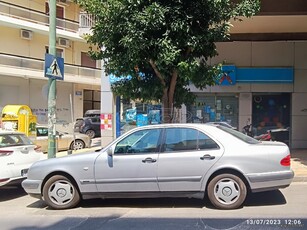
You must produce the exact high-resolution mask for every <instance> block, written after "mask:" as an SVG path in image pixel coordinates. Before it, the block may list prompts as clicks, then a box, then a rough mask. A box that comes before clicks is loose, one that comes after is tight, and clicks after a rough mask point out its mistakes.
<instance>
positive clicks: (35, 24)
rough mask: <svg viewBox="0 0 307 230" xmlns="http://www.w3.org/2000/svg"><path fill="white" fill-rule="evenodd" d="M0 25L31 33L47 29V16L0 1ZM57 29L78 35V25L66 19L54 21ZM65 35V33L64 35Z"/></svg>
mask: <svg viewBox="0 0 307 230" xmlns="http://www.w3.org/2000/svg"><path fill="white" fill-rule="evenodd" d="M0 24H4V25H5V24H7V25H12V26H14V27H20V28H25V27H28V28H26V29H29V30H33V31H35V30H36V31H37V30H39V28H41V29H42V30H43V27H47V29H48V28H49V16H48V15H47V14H46V13H44V12H40V11H35V10H32V9H29V8H25V7H21V6H17V5H14V4H10V3H6V2H2V1H0ZM56 26H57V29H59V30H63V31H66V32H71V33H72V34H76V33H78V30H79V23H78V22H76V21H72V20H68V19H60V18H57V19H56ZM66 34H67V33H66Z"/></svg>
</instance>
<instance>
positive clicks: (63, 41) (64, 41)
mask: <svg viewBox="0 0 307 230" xmlns="http://www.w3.org/2000/svg"><path fill="white" fill-rule="evenodd" d="M58 45H59V46H62V47H66V48H68V47H70V41H69V40H68V39H66V38H59V39H58Z"/></svg>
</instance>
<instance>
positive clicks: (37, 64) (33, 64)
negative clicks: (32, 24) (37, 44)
mask: <svg viewBox="0 0 307 230" xmlns="http://www.w3.org/2000/svg"><path fill="white" fill-rule="evenodd" d="M44 64H45V61H44V60H43V59H34V58H28V57H23V56H15V55H8V54H3V53H0V66H9V67H12V68H18V69H20V68H22V69H27V70H36V71H42V72H43V71H44ZM65 74H69V75H74V76H78V77H86V78H93V77H96V78H100V77H101V70H100V69H94V68H87V67H83V66H77V65H71V64H66V63H65V67H64V75H65ZM76 82H78V78H76Z"/></svg>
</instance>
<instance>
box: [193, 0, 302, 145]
mask: <svg viewBox="0 0 307 230" xmlns="http://www.w3.org/2000/svg"><path fill="white" fill-rule="evenodd" d="M233 25H234V26H233V27H232V29H231V39H230V41H228V42H222V43H218V44H217V48H218V52H219V55H218V56H216V57H215V58H213V59H212V60H211V63H212V64H215V63H220V62H225V71H224V76H221V77H220V81H219V83H218V85H216V86H214V87H208V88H207V89H205V90H199V89H196V88H195V87H193V86H192V87H191V89H192V91H193V92H194V93H195V94H197V96H198V98H197V101H196V103H195V105H191V106H190V107H188V108H187V110H188V113H187V114H189V117H190V118H191V122H193V118H196V120H197V121H196V122H206V121H220V120H224V121H228V122H230V123H231V124H232V125H233V126H235V127H238V129H239V130H240V131H242V128H243V127H244V126H245V125H246V124H248V123H252V125H253V129H254V132H255V135H257V134H258V135H259V134H261V133H264V132H266V131H267V130H268V129H279V128H282V129H287V130H288V132H287V131H284V132H280V133H279V134H282V135H283V137H281V138H282V139H284V140H285V142H287V143H288V144H289V145H290V146H291V147H292V148H306V147H307V131H306V130H307V100H306V98H307V1H306V0H291V1H288V0H261V12H260V13H259V14H258V15H257V16H254V17H252V18H251V19H243V21H242V22H238V21H236V22H233ZM279 134H278V135H279Z"/></svg>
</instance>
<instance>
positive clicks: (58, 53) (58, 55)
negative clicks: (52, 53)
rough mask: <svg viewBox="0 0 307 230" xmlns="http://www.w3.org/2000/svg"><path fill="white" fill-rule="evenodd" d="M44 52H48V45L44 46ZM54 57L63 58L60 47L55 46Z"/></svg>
mask: <svg viewBox="0 0 307 230" xmlns="http://www.w3.org/2000/svg"><path fill="white" fill-rule="evenodd" d="M45 52H46V53H47V54H49V47H48V46H46V47H45ZM56 57H61V58H64V50H63V49H60V48H56Z"/></svg>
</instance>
